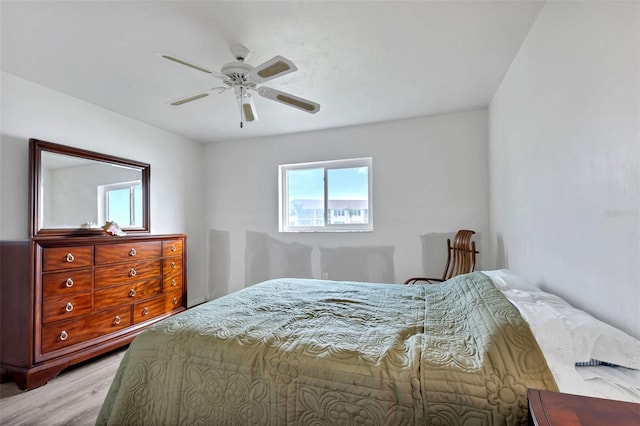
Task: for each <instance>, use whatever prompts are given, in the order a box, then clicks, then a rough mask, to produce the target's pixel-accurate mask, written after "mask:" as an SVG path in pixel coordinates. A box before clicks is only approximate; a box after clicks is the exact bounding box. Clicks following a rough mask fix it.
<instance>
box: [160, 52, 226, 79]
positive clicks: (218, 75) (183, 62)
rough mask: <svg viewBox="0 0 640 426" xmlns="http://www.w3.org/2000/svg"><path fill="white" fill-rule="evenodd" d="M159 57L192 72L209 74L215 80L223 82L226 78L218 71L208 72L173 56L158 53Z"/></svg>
mask: <svg viewBox="0 0 640 426" xmlns="http://www.w3.org/2000/svg"><path fill="white" fill-rule="evenodd" d="M160 56H162V57H163V58H165V59H168V60H170V61H173V62H176V63H178V64H180V65H184V66H187V67H189V68H193V69H194V70H198V71H202V72H203V73H206V74H211V75H212V76H214V77H216V78H220V79H223V80H224V79H225V78H227V76H226V75H224V74H222V73H219V72H218V71H211V70H208V69H206V68H204V67H201V66H199V65H195V64H192V63H190V62H187V61H185V60H184V59H180V58H178V57H175V56H173V55H169V54H166V53H160Z"/></svg>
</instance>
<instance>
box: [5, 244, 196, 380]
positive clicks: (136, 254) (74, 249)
mask: <svg viewBox="0 0 640 426" xmlns="http://www.w3.org/2000/svg"><path fill="white" fill-rule="evenodd" d="M186 249H187V246H186V235H184V234H173V235H148V234H145V235H134V236H123V237H110V236H90V237H86V236H85V237H34V238H33V239H31V240H30V241H23V242H2V243H0V260H1V264H0V279H1V282H0V299H1V301H0V303H1V306H0V309H1V311H0V315H1V318H0V321H1V322H0V362H1V366H2V368H3V369H4V370H5V372H6V374H7V375H8V376H10V377H12V378H13V379H14V380H15V381H16V384H17V385H18V387H20V388H21V389H27V390H28V389H33V388H35V387H38V386H41V385H43V384H45V383H47V382H48V381H49V380H50V379H51V378H53V377H55V376H56V375H57V374H58V373H59V372H60V371H61V370H62V369H64V368H66V367H68V366H70V365H72V364H75V363H78V362H81V361H84V360H86V359H89V358H92V357H94V356H96V355H99V354H102V353H105V352H108V351H110V350H112V349H115V348H117V347H120V346H123V345H126V344H127V343H129V342H131V340H133V338H134V337H135V336H136V335H137V334H139V333H140V332H142V331H143V330H145V329H146V328H148V327H149V326H150V325H152V324H153V323H155V322H157V321H159V320H161V319H163V318H167V317H169V316H171V315H174V314H176V313H179V312H182V311H184V310H185V309H186V308H187V280H186Z"/></svg>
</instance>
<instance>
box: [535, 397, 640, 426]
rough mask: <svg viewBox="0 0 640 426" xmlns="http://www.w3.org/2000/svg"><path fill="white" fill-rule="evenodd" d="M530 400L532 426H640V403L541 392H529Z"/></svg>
mask: <svg viewBox="0 0 640 426" xmlns="http://www.w3.org/2000/svg"><path fill="white" fill-rule="evenodd" d="M528 397H529V416H530V418H529V423H530V424H531V425H535V426H596V425H597V426H602V425H612V426H613V425H615V426H627V425H629V426H631V425H633V426H638V425H640V404H635V403H632V402H623V401H615V400H611V399H601V398H592V397H586V396H579V395H571V394H567V393H560V392H551V391H546V390H537V389H529V391H528Z"/></svg>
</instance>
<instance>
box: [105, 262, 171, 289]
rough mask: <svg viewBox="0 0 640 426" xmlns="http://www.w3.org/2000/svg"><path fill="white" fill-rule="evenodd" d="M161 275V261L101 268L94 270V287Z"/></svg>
mask: <svg viewBox="0 0 640 426" xmlns="http://www.w3.org/2000/svg"><path fill="white" fill-rule="evenodd" d="M161 275H162V267H161V261H160V259H158V260H151V261H146V262H130V263H125V264H119V265H109V266H100V267H96V268H95V270H94V277H95V281H94V285H95V287H107V286H111V285H117V284H127V283H132V282H135V281H139V280H146V279H150V278H155V277H160V276H161Z"/></svg>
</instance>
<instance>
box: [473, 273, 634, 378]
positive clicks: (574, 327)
mask: <svg viewBox="0 0 640 426" xmlns="http://www.w3.org/2000/svg"><path fill="white" fill-rule="evenodd" d="M482 272H483V273H484V274H485V275H487V276H488V277H489V278H491V281H493V283H494V284H495V286H496V287H497V288H498V289H499V290H500V291H502V293H503V294H504V295H505V296H506V297H507V299H509V301H511V303H513V304H514V305H516V307H517V308H518V309H519V310H520V312H521V313H522V314H523V317H524V318H525V320H527V321H528V322H529V323H530V325H532V324H531V323H532V322H536V321H537V318H536V316H537V315H539V314H540V312H539V311H538V310H537V309H538V308H535V309H532V308H533V307H535V306H536V305H537V306H541V305H544V306H547V307H548V309H549V310H550V312H552V313H553V314H554V315H555V316H556V317H557V318H558V319H560V321H561V322H562V324H564V326H565V327H564V328H565V329H566V331H567V332H568V333H569V336H570V337H571V343H572V345H573V356H574V362H576V363H585V362H590V361H591V360H598V361H602V362H606V363H611V364H617V365H621V366H623V367H627V368H633V369H636V370H640V340H638V339H635V338H633V337H631V336H629V335H628V334H626V333H625V332H623V331H622V330H619V329H617V328H615V327H612V326H610V325H609V324H606V323H604V322H602V321H600V320H597V319H596V318H594V317H593V316H591V315H589V314H588V313H586V312H584V311H581V310H580V309H577V308H574V307H573V306H571V305H570V304H569V303H567V302H566V301H565V300H564V299H562V298H561V297H558V296H556V295H553V294H550V293H546V292H543V291H541V290H540V289H538V288H537V287H536V286H534V285H533V284H530V283H529V282H528V281H527V280H525V279H524V278H521V277H518V276H517V275H514V274H513V273H512V272H511V271H509V270H506V269H501V270H497V271H482ZM533 328H534V327H532V329H533ZM537 328H538V329H541V327H537ZM548 331H549V332H553V331H554V330H548ZM545 334H548V333H547V332H546V331H545ZM536 337H538V336H536Z"/></svg>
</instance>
